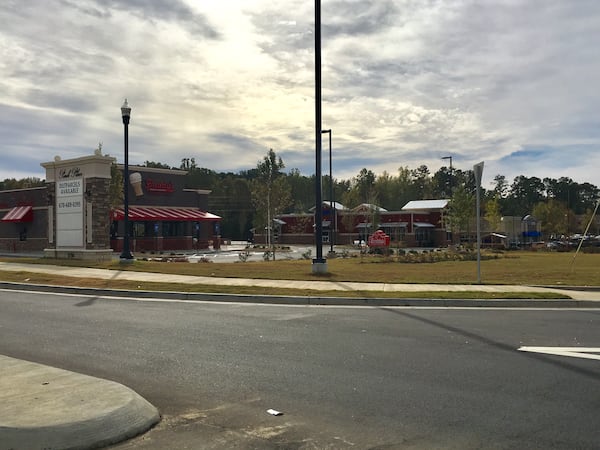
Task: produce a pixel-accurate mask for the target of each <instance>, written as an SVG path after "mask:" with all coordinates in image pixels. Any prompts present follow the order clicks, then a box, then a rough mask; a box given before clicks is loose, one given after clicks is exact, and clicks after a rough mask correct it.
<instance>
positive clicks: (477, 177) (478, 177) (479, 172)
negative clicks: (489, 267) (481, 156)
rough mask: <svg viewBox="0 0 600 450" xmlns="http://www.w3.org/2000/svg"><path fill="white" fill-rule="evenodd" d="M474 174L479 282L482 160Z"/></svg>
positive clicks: (478, 276) (476, 166) (479, 273)
mask: <svg viewBox="0 0 600 450" xmlns="http://www.w3.org/2000/svg"><path fill="white" fill-rule="evenodd" d="M473 172H474V174H475V184H476V185H477V196H476V199H477V200H476V206H475V209H476V214H477V283H479V284H481V217H480V216H481V206H480V197H481V195H480V191H481V177H482V176H483V161H481V162H480V163H477V164H475V165H474V166H473Z"/></svg>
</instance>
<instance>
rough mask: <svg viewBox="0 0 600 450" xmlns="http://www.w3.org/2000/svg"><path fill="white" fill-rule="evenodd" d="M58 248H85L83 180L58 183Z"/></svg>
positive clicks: (77, 179)
mask: <svg viewBox="0 0 600 450" xmlns="http://www.w3.org/2000/svg"><path fill="white" fill-rule="evenodd" d="M56 246H57V247H83V178H64V179H60V180H57V182H56Z"/></svg>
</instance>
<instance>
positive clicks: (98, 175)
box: [0, 150, 221, 260]
mask: <svg viewBox="0 0 600 450" xmlns="http://www.w3.org/2000/svg"><path fill="white" fill-rule="evenodd" d="M114 163H115V158H113V157H111V156H108V155H102V154H101V152H100V150H96V151H95V152H94V154H93V155H88V156H83V157H80V158H73V159H68V160H63V159H61V158H60V157H59V156H57V157H55V158H54V161H50V162H46V163H42V164H41V165H42V167H44V168H45V170H46V178H45V186H41V187H33V188H27V189H12V190H4V191H0V251H1V252H9V253H24V252H44V254H45V256H47V257H55V258H76V259H96V260H103V259H109V258H112V256H113V253H114V252H121V251H122V247H123V236H124V233H125V230H124V225H123V224H124V220H123V219H124V213H123V210H124V208H123V205H122V204H121V205H118V206H116V207H114V206H111V198H110V186H111V182H112V177H113V175H112V173H111V168H112V167H113V165H114ZM116 167H117V169H118V170H120V171H121V173H122V171H123V166H121V165H117V166H116ZM129 170H130V174H131V176H130V180H128V181H129V182H128V183H127V187H128V189H129V233H130V246H131V251H133V252H134V253H135V252H167V251H182V250H183V251H189V250H196V249H202V248H208V247H209V246H213V247H218V246H219V243H220V232H219V231H220V226H219V221H220V219H221V218H220V217H219V216H217V215H214V214H211V213H210V212H207V206H208V196H209V194H210V191H208V190H202V189H186V188H185V179H186V174H187V172H186V171H184V170H171V169H155V168H148V167H138V166H129ZM123 184H124V183H123ZM123 184H121V185H120V186H122V185H123ZM117 189H119V188H117ZM120 189H121V190H122V189H123V188H122V187H121V188H120Z"/></svg>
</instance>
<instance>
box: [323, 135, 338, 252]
mask: <svg viewBox="0 0 600 450" xmlns="http://www.w3.org/2000/svg"><path fill="white" fill-rule="evenodd" d="M321 133H322V134H329V213H330V215H331V221H330V225H329V226H330V227H332V228H331V233H330V237H329V238H330V249H329V252H330V253H333V241H334V236H335V229H336V222H337V215H336V214H335V204H334V202H333V175H332V174H333V171H332V169H331V167H332V162H331V129H329V130H321Z"/></svg>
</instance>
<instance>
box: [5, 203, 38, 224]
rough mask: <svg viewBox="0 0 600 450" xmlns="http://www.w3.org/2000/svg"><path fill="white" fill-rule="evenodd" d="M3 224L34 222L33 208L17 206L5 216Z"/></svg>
mask: <svg viewBox="0 0 600 450" xmlns="http://www.w3.org/2000/svg"><path fill="white" fill-rule="evenodd" d="M2 222H33V207H31V206H15V207H14V208H12V209H11V210H10V211H8V212H7V213H6V214H5V215H4V217H3V218H2Z"/></svg>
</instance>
